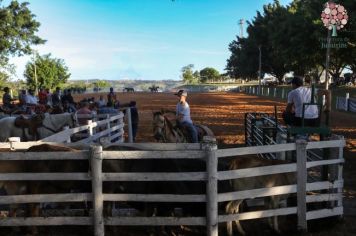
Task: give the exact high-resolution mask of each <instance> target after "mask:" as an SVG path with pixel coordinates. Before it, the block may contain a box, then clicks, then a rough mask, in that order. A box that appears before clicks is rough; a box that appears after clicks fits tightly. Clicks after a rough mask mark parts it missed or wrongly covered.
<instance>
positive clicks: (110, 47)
mask: <svg viewBox="0 0 356 236" xmlns="http://www.w3.org/2000/svg"><path fill="white" fill-rule="evenodd" d="M271 1H272V0H249V1H245V0H175V1H173V2H172V1H170V0H54V1H52V0H29V1H28V2H30V6H29V8H30V9H31V11H32V12H33V13H34V14H35V15H36V19H37V20H38V21H39V22H41V27H40V30H39V33H38V34H39V35H40V36H41V37H42V38H44V39H46V40H48V41H47V43H46V44H45V45H41V46H38V47H36V50H38V51H39V53H40V54H47V53H51V54H52V55H53V56H54V57H57V58H61V59H64V61H65V63H66V65H67V66H68V67H69V70H70V73H71V74H72V76H71V79H73V80H77V79H94V78H98V79H109V80H112V79H146V80H154V79H157V80H162V79H173V80H179V79H180V74H181V72H180V70H181V68H182V67H183V66H185V65H188V64H194V66H195V69H197V70H201V69H203V68H204V67H207V66H209V67H214V68H216V69H218V70H219V71H220V72H221V73H222V72H224V68H225V65H226V59H227V58H228V57H229V55H230V54H229V51H228V45H229V43H230V42H231V41H232V40H234V38H235V36H236V35H237V34H238V33H239V26H238V20H239V19H241V18H243V19H245V20H251V19H252V18H253V17H254V16H255V15H256V11H257V10H261V9H262V6H263V5H264V4H266V3H269V2H271ZM289 2H290V0H281V3H282V4H287V3H289ZM245 26H246V24H245ZM245 28H246V27H245ZM28 60H30V57H22V58H14V59H13V60H12V61H13V63H14V64H15V65H16V66H17V75H18V78H20V79H21V78H23V76H22V74H23V70H24V65H25V64H26V62H27V61H28Z"/></svg>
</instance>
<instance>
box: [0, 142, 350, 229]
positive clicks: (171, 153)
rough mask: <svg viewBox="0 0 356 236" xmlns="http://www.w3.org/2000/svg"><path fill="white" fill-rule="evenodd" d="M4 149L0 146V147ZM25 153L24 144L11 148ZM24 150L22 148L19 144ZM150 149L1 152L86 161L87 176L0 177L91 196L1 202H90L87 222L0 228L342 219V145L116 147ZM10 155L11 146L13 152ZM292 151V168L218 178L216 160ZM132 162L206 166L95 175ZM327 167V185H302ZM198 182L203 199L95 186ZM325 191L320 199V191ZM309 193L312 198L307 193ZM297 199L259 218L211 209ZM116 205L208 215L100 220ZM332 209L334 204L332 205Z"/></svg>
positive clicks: (4, 199) (0, 199) (53, 220)
mask: <svg viewBox="0 0 356 236" xmlns="http://www.w3.org/2000/svg"><path fill="white" fill-rule="evenodd" d="M5 145H8V146H9V145H10V144H0V147H2V148H4V147H5ZM13 145H18V147H20V146H21V145H22V147H23V148H24V146H23V145H24V144H16V143H14V144H13ZM26 145H28V144H26ZM118 145H121V146H131V147H137V148H144V149H149V151H103V149H102V147H101V146H98V145H94V146H91V147H90V150H89V151H88V150H84V151H80V152H73V153H68V152H56V155H53V153H38V152H36V153H31V152H27V153H26V152H7V153H0V160H7V161H8V160H11V161H16V160H90V162H91V172H90V173H89V174H88V173H1V174H0V181H10V180H11V181H40V180H43V179H46V180H53V181H59V180H66V181H68V180H72V181H92V189H93V192H92V193H65V194H37V195H15V196H0V204H22V203H40V202H83V201H92V202H93V208H94V210H93V212H94V214H93V216H92V217H88V216H87V217H27V218H11V217H8V218H0V226H29V225H94V231H95V233H94V235H96V236H102V235H104V226H105V225H127V226H129V225H130V226H133V225H135V226H136V225H145V226H154V225H200V226H206V227H207V235H214V236H215V235H218V223H223V222H227V221H233V220H237V219H238V220H247V219H257V218H264V217H271V216H277V215H289V214H297V215H298V227H299V228H300V229H304V230H306V229H307V221H308V220H312V219H317V218H323V217H329V216H335V215H342V214H343V206H342V188H343V179H342V164H343V163H344V159H343V147H344V145H345V141H344V140H343V139H341V140H333V141H322V142H309V143H306V142H305V141H297V143H288V144H278V145H269V146H255V147H243V148H232V149H221V150H217V149H216V144H215V143H214V142H210V143H209V142H206V143H204V144H202V145H200V144H156V143H150V144H118ZM13 147H15V148H16V146H13ZM320 148H321V149H330V150H334V151H333V152H332V153H334V154H333V155H329V157H330V159H328V160H322V161H311V162H309V161H307V159H306V156H307V155H306V152H307V150H310V149H320ZM287 151H288V152H290V151H296V155H297V163H290V164H283V165H277V166H264V167H257V168H248V169H240V170H227V171H218V161H221V160H224V159H225V158H228V157H235V158H248V157H244V156H246V155H253V154H261V153H275V152H287ZM127 159H137V162H139V161H140V160H147V159H185V160H186V161H187V162H189V161H191V160H198V159H200V160H205V161H206V171H205V172H183V173H182V172H169V173H162V172H156V173H146V172H137V173H134V172H128V173H105V172H102V171H103V169H102V163H103V160H127ZM321 165H329V166H335V168H334V169H331V171H330V172H331V174H330V176H334V178H332V179H330V180H329V181H322V182H312V183H308V182H307V178H306V176H307V171H308V168H311V167H315V166H321ZM287 172H297V177H298V178H297V183H295V184H292V185H288V186H276V187H272V188H262V189H252V190H244V191H236V192H223V193H218V188H217V187H218V183H219V181H224V180H229V179H239V178H246V177H254V176H262V175H270V174H279V173H287ZM162 180H164V181H204V182H206V194H184V195H182V194H145V193H142V194H141V193H140V194H137V193H135V194H127V193H125V194H108V193H103V191H102V186H103V182H105V181H131V182H135V181H162ZM325 191H327V192H325ZM310 192H313V194H309V193H310ZM295 193H296V194H297V199H298V200H297V201H298V205H297V207H285V208H279V209H269V210H263V211H253V212H244V213H240V214H232V215H226V214H219V212H218V203H220V202H227V201H232V200H237V199H249V198H257V197H267V196H274V195H282V194H295ZM105 201H107V202H112V201H114V202H120V201H124V202H126V201H142V202H201V203H204V202H206V206H207V210H206V212H207V215H206V216H205V217H204V216H203V217H138V216H136V217H128V216H124V217H105V218H104V217H103V203H104V202H105ZM311 202H329V203H330V204H331V205H330V206H331V207H330V206H328V208H327V209H319V210H313V211H307V204H308V203H311ZM335 202H336V204H333V203H335Z"/></svg>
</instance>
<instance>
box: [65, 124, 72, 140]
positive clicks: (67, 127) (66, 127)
mask: <svg viewBox="0 0 356 236" xmlns="http://www.w3.org/2000/svg"><path fill="white" fill-rule="evenodd" d="M63 129H64V130H68V129H69V126H64V128H63ZM65 142H66V143H70V142H71V140H70V135H69V136H68V139H67V140H66V141H65Z"/></svg>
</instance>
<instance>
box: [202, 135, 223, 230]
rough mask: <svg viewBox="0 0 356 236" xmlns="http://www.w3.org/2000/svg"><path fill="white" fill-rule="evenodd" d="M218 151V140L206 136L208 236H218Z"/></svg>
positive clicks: (204, 143)
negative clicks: (216, 152)
mask: <svg viewBox="0 0 356 236" xmlns="http://www.w3.org/2000/svg"><path fill="white" fill-rule="evenodd" d="M216 149H217V146H216V139H215V138H213V137H209V136H205V137H204V138H203V150H205V151H206V154H207V155H206V168H207V172H208V173H207V174H208V179H207V183H206V198H207V203H206V214H207V216H206V218H207V220H206V226H207V235H208V236H218V216H219V213H218V158H217V157H216V154H215V150H216Z"/></svg>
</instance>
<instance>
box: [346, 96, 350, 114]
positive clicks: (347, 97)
mask: <svg viewBox="0 0 356 236" xmlns="http://www.w3.org/2000/svg"><path fill="white" fill-rule="evenodd" d="M349 99H350V93H346V100H345V111H348V110H349Z"/></svg>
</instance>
